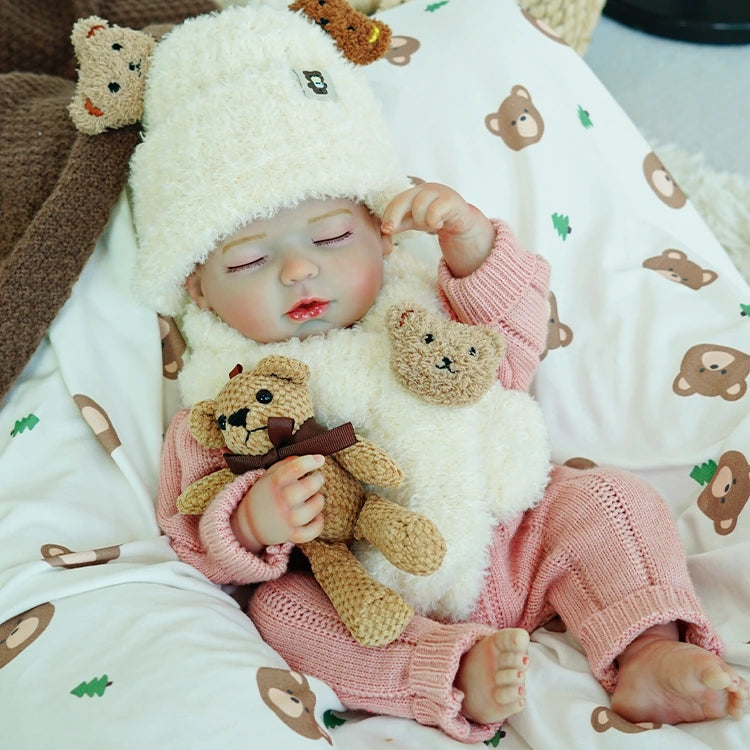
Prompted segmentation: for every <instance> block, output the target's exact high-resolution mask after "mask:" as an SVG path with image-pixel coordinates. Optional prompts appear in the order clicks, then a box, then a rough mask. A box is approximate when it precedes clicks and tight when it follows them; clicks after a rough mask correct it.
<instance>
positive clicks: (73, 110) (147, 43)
mask: <svg viewBox="0 0 750 750" xmlns="http://www.w3.org/2000/svg"><path fill="white" fill-rule="evenodd" d="M70 38H71V41H72V42H73V47H74V50H75V55H76V59H77V60H78V83H77V85H76V90H75V94H74V96H73V100H72V101H71V103H70V107H69V112H70V117H71V119H72V120H73V123H74V124H75V126H76V128H78V130H80V131H81V132H83V133H86V134H88V135H96V134H98V133H102V132H104V131H105V130H107V129H108V128H121V127H124V126H125V125H132V124H133V123H135V122H138V120H140V119H141V116H142V114H143V92H144V89H145V86H146V73H147V71H148V65H149V58H150V56H151V53H152V52H153V51H154V47H155V46H156V39H154V37H153V36H151V35H150V34H147V33H146V32H143V31H136V30H135V29H128V28H122V27H120V26H110V25H109V23H108V22H107V21H105V20H104V19H103V18H99V17H98V16H89V17H88V18H83V19H81V20H79V21H77V22H76V23H75V25H74V26H73V31H72V33H71V35H70Z"/></svg>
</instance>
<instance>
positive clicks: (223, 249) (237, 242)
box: [221, 232, 267, 253]
mask: <svg viewBox="0 0 750 750" xmlns="http://www.w3.org/2000/svg"><path fill="white" fill-rule="evenodd" d="M266 236H267V235H266V234H265V233H263V232H261V233H260V234H249V235H248V236H247V237H239V238H238V239H236V240H232V241H231V242H227V244H226V245H222V246H221V252H222V253H225V252H226V251H227V250H229V249H230V248H232V247H234V246H235V245H241V244H242V243H243V242H252V241H253V240H262V239H263V238H264V237H266Z"/></svg>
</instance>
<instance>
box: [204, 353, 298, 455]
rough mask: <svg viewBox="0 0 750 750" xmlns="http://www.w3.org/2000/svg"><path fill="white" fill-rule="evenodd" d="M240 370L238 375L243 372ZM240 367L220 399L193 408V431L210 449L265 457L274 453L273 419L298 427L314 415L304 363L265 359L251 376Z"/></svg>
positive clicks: (283, 359)
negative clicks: (283, 419)
mask: <svg viewBox="0 0 750 750" xmlns="http://www.w3.org/2000/svg"><path fill="white" fill-rule="evenodd" d="M238 370H239V372H238ZM241 370H242V368H241V367H239V366H238V367H236V368H235V369H234V370H233V371H232V373H230V376H229V380H228V382H227V383H226V384H225V385H224V387H223V388H222V389H221V391H219V394H218V395H217V396H216V398H215V399H206V400H204V401H199V402H198V403H197V404H195V406H193V408H192V409H191V410H190V422H189V424H190V431H191V432H192V433H193V436H194V437H195V439H196V440H197V441H198V442H199V443H200V444H201V445H204V446H205V447H207V448H223V447H224V446H226V447H227V448H229V450H231V451H232V452H233V453H236V454H241V455H253V456H255V455H261V454H263V453H265V452H266V451H269V450H271V448H272V447H273V443H272V441H271V439H270V437H269V434H268V420H269V418H270V417H286V418H291V419H293V420H294V429H295V431H296V429H298V428H299V427H300V426H301V425H302V424H303V423H304V422H305V421H307V419H309V418H310V417H312V416H313V405H312V398H311V396H310V392H309V390H308V387H307V381H308V378H309V377H310V370H309V368H308V367H307V365H306V364H305V363H304V362H300V361H298V360H296V359H290V358H289V357H282V356H280V355H271V356H269V357H265V358H264V359H262V360H261V361H260V362H259V363H258V365H257V367H256V368H255V369H254V370H252V371H250V372H242V371H241Z"/></svg>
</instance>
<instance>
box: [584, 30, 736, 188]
mask: <svg viewBox="0 0 750 750" xmlns="http://www.w3.org/2000/svg"><path fill="white" fill-rule="evenodd" d="M585 59H586V62H587V63H588V64H589V66H590V67H591V68H592V69H593V70H594V72H595V73H596V74H597V76H598V77H599V79H600V80H601V81H602V82H603V83H604V84H605V86H607V88H608V89H609V90H610V92H611V93H612V94H613V96H614V97H615V99H617V101H618V102H619V103H620V105H621V106H622V108H623V109H624V110H625V111H626V112H627V113H628V115H629V116H630V118H631V119H632V120H633V122H634V123H635V124H636V125H637V126H638V128H639V129H640V130H641V132H642V133H643V134H644V135H645V136H646V137H647V138H648V139H649V140H651V141H655V142H658V143H662V144H669V143H673V144H676V145H678V146H680V147H681V148H683V149H684V150H686V151H688V152H690V153H701V152H702V153H703V154H704V155H705V157H706V162H707V163H708V164H709V165H711V166H712V167H713V168H714V169H716V170H720V171H729V172H735V173H739V174H743V175H744V176H746V177H748V178H750V44H744V45H704V44H694V43H690V42H682V41H677V40H673V39H665V38H662V37H657V36H653V35H650V34H646V33H644V32H641V31H636V30H634V29H631V28H629V27H627V26H624V25H622V24H619V23H617V22H615V21H612V20H611V19H609V18H606V17H603V18H602V19H601V20H600V22H599V24H598V25H597V27H596V29H595V30H594V35H593V39H592V42H591V44H590V46H589V48H588V50H587V51H586V55H585Z"/></svg>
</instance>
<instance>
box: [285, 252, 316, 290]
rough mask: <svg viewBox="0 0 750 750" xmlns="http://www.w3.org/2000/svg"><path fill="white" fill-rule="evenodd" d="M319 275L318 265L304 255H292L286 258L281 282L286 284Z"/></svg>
mask: <svg viewBox="0 0 750 750" xmlns="http://www.w3.org/2000/svg"><path fill="white" fill-rule="evenodd" d="M317 275H318V266H317V265H316V264H315V263H313V262H312V261H311V260H310V259H309V258H306V257H305V256H304V255H299V254H294V255H290V256H289V257H287V258H285V259H284V263H283V265H282V267H281V283H282V284H284V285H286V286H289V285H291V284H296V283H298V282H300V281H305V279H314V278H315V277H316V276H317Z"/></svg>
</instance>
